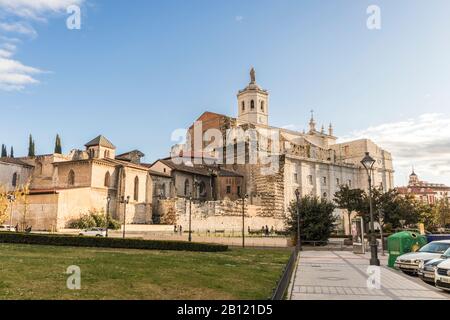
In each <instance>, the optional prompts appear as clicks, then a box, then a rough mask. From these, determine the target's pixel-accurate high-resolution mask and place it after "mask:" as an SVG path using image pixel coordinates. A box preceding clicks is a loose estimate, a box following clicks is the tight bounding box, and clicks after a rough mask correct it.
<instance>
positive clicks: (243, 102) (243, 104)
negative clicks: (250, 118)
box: [242, 101, 245, 111]
mask: <svg viewBox="0 0 450 320" xmlns="http://www.w3.org/2000/svg"><path fill="white" fill-rule="evenodd" d="M242 111H245V101H242Z"/></svg>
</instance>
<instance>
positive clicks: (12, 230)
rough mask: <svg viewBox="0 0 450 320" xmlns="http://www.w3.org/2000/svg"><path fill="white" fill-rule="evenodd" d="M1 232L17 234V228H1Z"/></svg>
mask: <svg viewBox="0 0 450 320" xmlns="http://www.w3.org/2000/svg"><path fill="white" fill-rule="evenodd" d="M0 232H16V227H13V226H0Z"/></svg>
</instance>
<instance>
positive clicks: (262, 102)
mask: <svg viewBox="0 0 450 320" xmlns="http://www.w3.org/2000/svg"><path fill="white" fill-rule="evenodd" d="M261 111H262V112H264V101H261Z"/></svg>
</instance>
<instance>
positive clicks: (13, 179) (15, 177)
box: [12, 172, 19, 187]
mask: <svg viewBox="0 0 450 320" xmlns="http://www.w3.org/2000/svg"><path fill="white" fill-rule="evenodd" d="M18 180H19V175H18V174H17V172H15V173H14V174H13V176H12V186H13V187H17V182H18Z"/></svg>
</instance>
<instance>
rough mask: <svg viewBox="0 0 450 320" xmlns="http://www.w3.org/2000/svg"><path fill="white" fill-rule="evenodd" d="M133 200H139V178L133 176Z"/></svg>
mask: <svg viewBox="0 0 450 320" xmlns="http://www.w3.org/2000/svg"><path fill="white" fill-rule="evenodd" d="M134 201H139V178H138V177H136V178H134Z"/></svg>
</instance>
